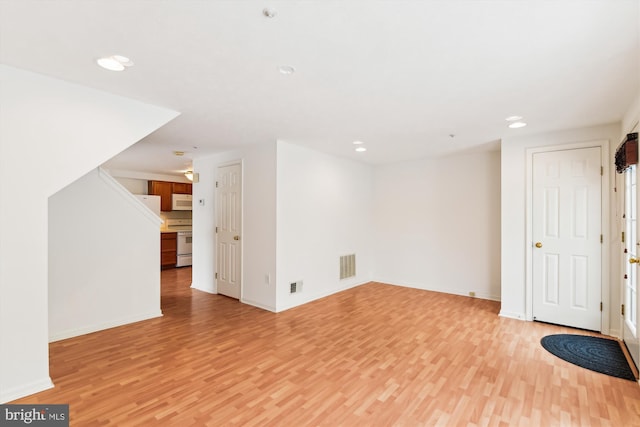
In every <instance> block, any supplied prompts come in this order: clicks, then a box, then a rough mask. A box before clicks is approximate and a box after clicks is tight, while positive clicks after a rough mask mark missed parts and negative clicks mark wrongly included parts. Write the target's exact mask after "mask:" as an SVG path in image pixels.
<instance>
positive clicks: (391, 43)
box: [0, 0, 640, 173]
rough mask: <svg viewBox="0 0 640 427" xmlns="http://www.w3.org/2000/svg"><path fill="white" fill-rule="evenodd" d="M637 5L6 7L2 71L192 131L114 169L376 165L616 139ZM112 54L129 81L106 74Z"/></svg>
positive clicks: (639, 14)
mask: <svg viewBox="0 0 640 427" xmlns="http://www.w3.org/2000/svg"><path fill="white" fill-rule="evenodd" d="M639 4H640V0H593V1H591V0H589V1H587V0H556V1H543V0H536V1H525V0H522V1H515V0H503V1H489V0H487V1H482V0H466V1H465V0H448V1H444V0H441V1H401V0H396V1H374V0H368V1H351V0H339V1H330V0H324V1H292V0H289V1H252V0H246V1H239V0H236V1H202V0H197V1H190V0H174V1H168V0H167V1H162V0H157V1H147V0H127V1H117V0H69V1H65V0H55V1H34V0H14V1H12V0H0V62H2V63H5V64H8V65H12V66H16V67H20V68H24V69H27V70H32V71H36V72H40V73H42V74H46V75H49V76H53V77H57V78H61V79H64V80H67V81H71V82H76V83H79V84H82V85H86V86H90V87H93V88H98V89H102V90H105V91H108V92H112V93H115V94H119V95H123V96H126V97H130V98H133V99H137V100H141V101H144V102H148V103H151V104H155V105H159V106H162V107H167V108H171V109H174V110H177V111H180V112H181V113H182V114H181V115H180V116H179V117H178V118H177V119H175V120H174V121H173V122H170V123H169V124H168V125H166V126H165V127H163V128H161V129H159V130H158V131H156V132H155V133H153V134H152V135H150V136H148V137H147V138H145V139H144V140H143V141H141V142H140V143H138V144H136V145H135V146H133V147H132V148H130V149H129V150H127V151H125V152H123V153H122V154H120V155H119V156H117V157H116V158H114V159H112V160H111V161H110V162H108V164H107V166H108V167H111V168H115V169H128V170H136V171H148V172H164V173H167V172H170V171H173V172H177V171H180V170H185V169H187V168H188V167H189V164H190V163H189V162H190V159H191V158H193V157H197V156H200V155H206V154H211V153H214V152H220V151H226V150H229V149H233V148H234V147H237V146H240V145H249V144H266V143H273V141H275V140H283V141H288V142H291V143H295V144H300V145H304V146H308V147H312V148H315V149H318V150H321V151H325V152H328V153H332V154H336V155H339V156H344V157H348V158H352V159H357V160H361V161H364V162H367V163H370V164H382V163H386V162H395V161H402V160H407V159H413V158H418V157H425V156H437V155H443V154H448V153H453V152H457V151H460V150H482V149H487V148H488V147H493V148H495V147H496V146H497V143H496V141H498V140H500V139H501V138H502V137H505V136H512V135H521V134H531V133H540V132H544V131H550V130H557V129H568V128H574V127H581V126H590V125H597V124H603V123H612V122H617V121H619V120H620V119H621V118H622V115H623V114H624V112H625V110H626V109H627V108H628V107H629V105H630V104H631V102H632V100H633V99H634V97H635V96H637V94H638V93H639V91H640V84H639V79H640V77H639V76H640V36H639V27H640V22H639V21H640V10H639V9H640V6H639ZM265 7H269V8H272V9H273V10H275V11H276V12H277V15H276V17H275V18H272V19H269V18H266V17H265V16H263V14H262V11H263V9H264V8H265ZM112 54H120V55H125V56H128V57H129V58H131V59H132V60H133V61H134V62H135V66H134V67H132V68H130V69H127V70H126V71H124V72H120V73H118V72H110V71H105V70H103V69H101V68H98V67H97V66H96V64H95V60H96V59H97V58H98V57H101V56H105V55H112ZM283 64H286V65H291V66H293V67H295V69H296V72H295V73H294V74H292V75H282V74H280V73H279V72H278V66H280V65H283ZM514 114H517V115H522V116H524V117H525V121H526V122H527V123H528V124H529V126H527V127H526V128H523V129H517V130H512V129H508V128H507V122H506V121H505V117H507V116H510V115H514ZM450 134H454V135H455V138H451V137H450V136H449V135H450ZM354 140H362V141H364V142H365V145H366V147H367V148H368V151H367V152H366V153H355V152H354V151H353V149H354V147H353V145H352V141H354ZM196 147H197V148H196ZM174 150H181V151H185V152H186V155H185V156H184V157H182V158H178V157H175V156H173V154H172V152H173V151H174Z"/></svg>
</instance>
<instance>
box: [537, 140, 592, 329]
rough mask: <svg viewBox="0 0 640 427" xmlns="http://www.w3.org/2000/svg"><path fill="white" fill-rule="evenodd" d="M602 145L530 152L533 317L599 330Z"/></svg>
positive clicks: (544, 320)
mask: <svg viewBox="0 0 640 427" xmlns="http://www.w3.org/2000/svg"><path fill="white" fill-rule="evenodd" d="M601 164H602V163H601V153H600V147H592V148H580V149H571V150H559V151H547V152H541V153H535V154H534V155H533V206H532V210H533V211H532V226H533V230H532V231H533V234H532V236H533V241H532V242H531V244H532V245H533V248H532V251H533V252H532V284H533V286H532V290H533V318H534V320H539V321H543V322H549V323H555V324H560V325H566V326H572V327H576V328H582V329H589V330H594V331H600V330H601V301H602V299H601V287H602V277H601V276H602V275H601V270H602V259H601V258H602V255H601V252H602V243H601V239H602V236H601V233H602V228H601V204H602V197H601V194H602V187H601V179H602V177H601Z"/></svg>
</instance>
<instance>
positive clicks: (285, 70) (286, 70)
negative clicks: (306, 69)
mask: <svg viewBox="0 0 640 427" xmlns="http://www.w3.org/2000/svg"><path fill="white" fill-rule="evenodd" d="M278 71H280V74H293V73H295V72H296V69H295V68H293V67H292V66H291V65H281V66H279V67H278Z"/></svg>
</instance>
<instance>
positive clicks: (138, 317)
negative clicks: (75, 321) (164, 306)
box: [49, 310, 162, 342]
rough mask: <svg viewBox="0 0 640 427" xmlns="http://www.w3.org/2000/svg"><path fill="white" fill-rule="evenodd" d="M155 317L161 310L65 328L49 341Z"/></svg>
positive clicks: (159, 315)
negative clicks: (80, 326)
mask: <svg viewBox="0 0 640 427" xmlns="http://www.w3.org/2000/svg"><path fill="white" fill-rule="evenodd" d="M156 317H162V311H160V310H158V311H154V312H151V313H142V314H139V315H136V316H127V317H124V318H120V319H117V320H113V321H109V322H104V323H96V324H94V325H89V326H85V327H82V328H77V329H67V330H66V331H62V332H58V333H56V334H53V335H51V336H50V337H49V342H54V341H60V340H65V339H67V338H73V337H77V336H80V335H85V334H90V333H92V332H98V331H103V330H105V329H111V328H116V327H118V326H123V325H128V324H130V323H135V322H141V321H143V320H149V319H155V318H156Z"/></svg>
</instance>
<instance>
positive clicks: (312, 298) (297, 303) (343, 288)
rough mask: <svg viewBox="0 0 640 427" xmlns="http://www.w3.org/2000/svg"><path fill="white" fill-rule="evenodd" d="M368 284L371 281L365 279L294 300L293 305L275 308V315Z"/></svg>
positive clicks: (290, 303)
mask: <svg viewBox="0 0 640 427" xmlns="http://www.w3.org/2000/svg"><path fill="white" fill-rule="evenodd" d="M370 282H371V280H368V279H367V280H365V281H364V282H354V283H350V284H348V285H345V286H341V287H339V288H334V289H329V290H327V291H324V292H319V293H316V294H313V295H310V296H309V297H308V298H305V299H300V300H296V301H295V302H293V303H292V302H289V303H286V304H283V305H282V306H281V307H277V309H276V313H280V312H282V311H285V310H289V309H291V308H294V307H299V306H301V305H304V304H307V303H310V302H312V301H316V300H319V299H321V298H325V297H328V296H329V295H333V294H337V293H339V292H342V291H346V290H347V289H352V288H356V287H358V286H362V285H364V284H366V283H370Z"/></svg>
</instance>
